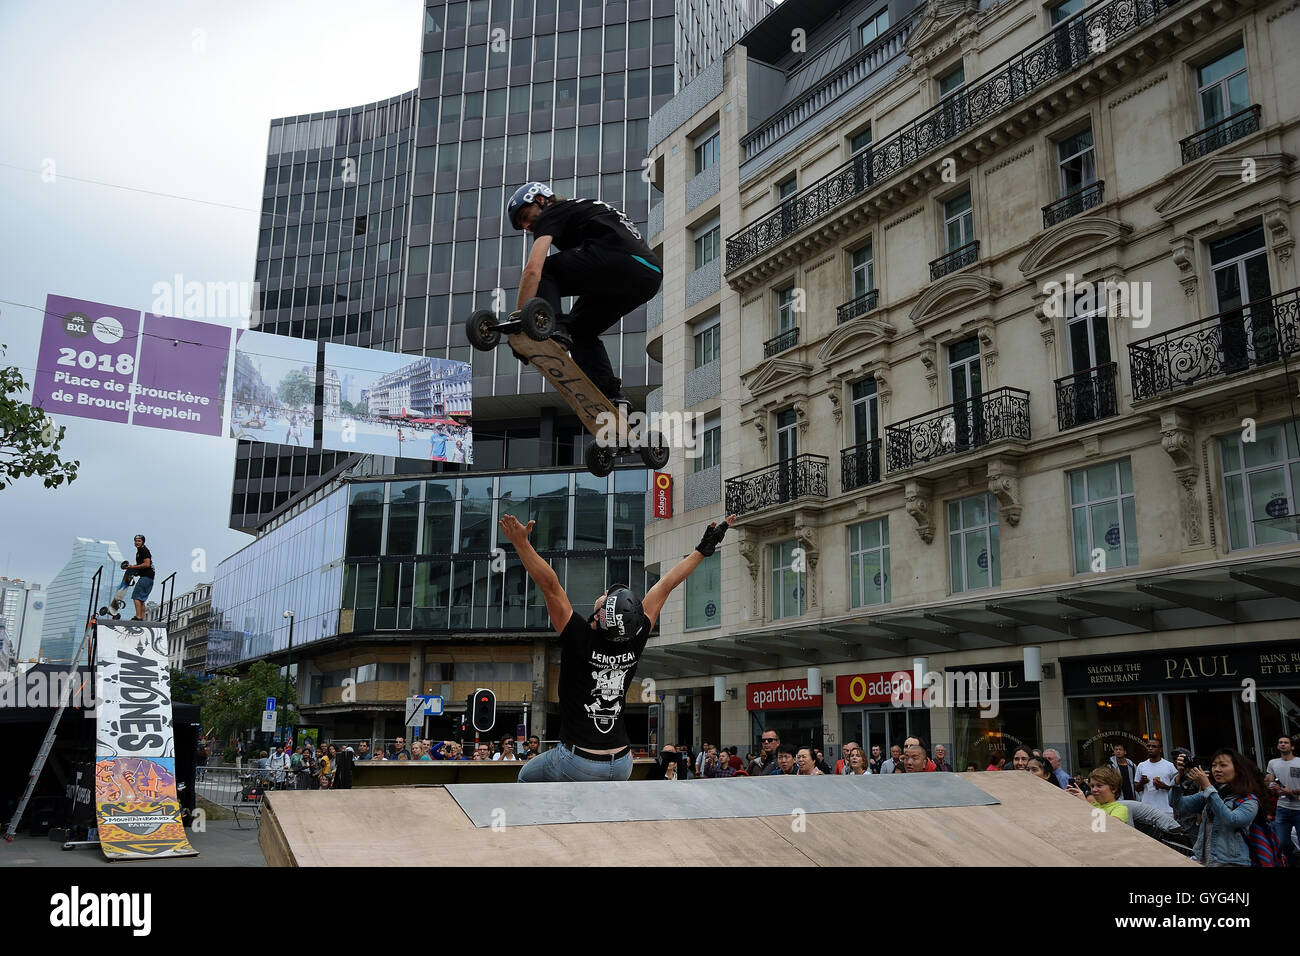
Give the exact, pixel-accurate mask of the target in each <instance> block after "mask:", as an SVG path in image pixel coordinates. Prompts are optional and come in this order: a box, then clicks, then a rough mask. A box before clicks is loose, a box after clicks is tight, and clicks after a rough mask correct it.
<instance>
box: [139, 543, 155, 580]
mask: <svg viewBox="0 0 1300 956" xmlns="http://www.w3.org/2000/svg"><path fill="white" fill-rule="evenodd" d="M145 558H148V559H149V567H147V568H141V569H140V570H139V571H137V572H135V573H136V574H137V575H138V576H140V577H142V578H151V577H153V555H152V554H150V553H149V549H148V548H146V547H145V546H144V545H140V547H138V548H136V549H135V563H136V564H137V565H139V564H143V563H144V559H145Z"/></svg>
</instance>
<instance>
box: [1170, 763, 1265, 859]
mask: <svg viewBox="0 0 1300 956" xmlns="http://www.w3.org/2000/svg"><path fill="white" fill-rule="evenodd" d="M1210 774H1213V776H1214V781H1213V782H1211V781H1210V775H1209V774H1207V773H1206V772H1205V771H1204V770H1202V769H1201V768H1200V767H1192V768H1191V769H1190V770H1188V771H1187V779H1188V780H1190V781H1191V782H1192V783H1193V784H1195V785H1196V787H1197V788H1198V789H1197V792H1196V793H1193V794H1191V795H1183V794H1181V793H1180V792H1179V791H1178V790H1177V789H1175V790H1173V791H1171V793H1170V802H1171V805H1172V806H1173V810H1174V813H1175V814H1180V813H1188V812H1198V811H1199V812H1200V814H1201V831H1200V833H1199V834H1198V835H1197V838H1196V847H1195V848H1194V850H1193V853H1192V857H1193V859H1195V860H1197V861H1199V862H1200V863H1203V864H1205V865H1206V866H1250V845H1249V844H1248V843H1247V842H1246V834H1247V832H1248V831H1249V830H1250V825H1251V824H1252V823H1253V822H1254V821H1255V814H1256V813H1258V812H1259V806H1260V804H1259V794H1258V791H1257V790H1256V787H1255V776H1256V775H1255V774H1253V773H1252V772H1251V770H1250V762H1249V761H1248V760H1247V759H1246V758H1245V757H1243V756H1242V755H1241V754H1239V753H1237V752H1236V751H1235V750H1226V749H1225V750H1219V751H1216V752H1215V754H1214V757H1213V758H1211V761H1210Z"/></svg>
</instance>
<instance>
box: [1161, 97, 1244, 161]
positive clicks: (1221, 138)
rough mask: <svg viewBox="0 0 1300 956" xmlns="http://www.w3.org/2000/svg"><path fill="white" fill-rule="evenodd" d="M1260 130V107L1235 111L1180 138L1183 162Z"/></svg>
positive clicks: (1198, 157) (1197, 157) (1204, 154)
mask: <svg viewBox="0 0 1300 956" xmlns="http://www.w3.org/2000/svg"><path fill="white" fill-rule="evenodd" d="M1258 132H1259V107H1258V106H1251V107H1248V108H1246V109H1244V110H1242V111H1241V112H1240V113H1234V114H1233V115H1232V116H1229V117H1228V118H1227V119H1225V120H1221V121H1220V122H1218V123H1215V124H1214V125H1213V126H1207V127H1206V128H1205V129H1203V130H1200V131H1198V132H1196V133H1193V134H1192V135H1191V136H1188V137H1187V138H1186V139H1184V140H1180V141H1179V145H1180V146H1182V148H1183V162H1184V163H1190V162H1191V161H1192V160H1194V159H1200V158H1201V157H1202V156H1206V155H1209V154H1210V153H1212V152H1214V151H1215V150H1216V149H1221V148H1223V147H1224V146H1227V145H1228V144H1229V143H1232V142H1236V141H1237V140H1239V139H1241V138H1242V137H1243V136H1249V135H1250V134H1251V133H1258Z"/></svg>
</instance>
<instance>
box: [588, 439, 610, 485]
mask: <svg viewBox="0 0 1300 956" xmlns="http://www.w3.org/2000/svg"><path fill="white" fill-rule="evenodd" d="M587 470H588V471H589V472H591V473H592V474H593V475H595V476H596V477H597V478H604V477H605V476H606V475H608V474H609V473H610V472H611V471H613V470H614V449H612V448H604V447H602V446H600V445H592V446H591V447H590V448H588V449H587Z"/></svg>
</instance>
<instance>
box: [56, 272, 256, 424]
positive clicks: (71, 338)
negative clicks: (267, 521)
mask: <svg viewBox="0 0 1300 956" xmlns="http://www.w3.org/2000/svg"><path fill="white" fill-rule="evenodd" d="M142 318H143V322H142ZM142 326H143V327H142ZM230 346H231V329H230V328H228V327H226V326H224V325H213V324H210V323H207V322H196V321H193V320H188V319H175V318H170V317H168V316H163V315H153V314H146V315H144V316H143V317H142V315H141V313H140V311H139V310H137V309H124V308H120V307H118V306H112V305H104V304H103V303H99V302H88V301H86V300H84V299H73V298H69V297H67V296H62V295H48V296H46V299H45V326H44V328H43V329H42V333H41V347H40V352H39V356H38V359H37V371H36V376H35V380H34V382H33V385H32V404H33V405H35V406H37V407H40V408H43V409H45V411H46V412H48V413H50V414H51V415H71V416H74V417H77V418H91V419H95V420H98V421H105V422H121V423H122V424H134V425H143V426H145V427H148V428H165V429H167V430H169V431H181V432H191V433H194V434H198V435H214V436H215V435H220V434H222V428H223V412H224V410H225V402H226V376H227V374H228V372H229V367H228V366H229V361H230Z"/></svg>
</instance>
